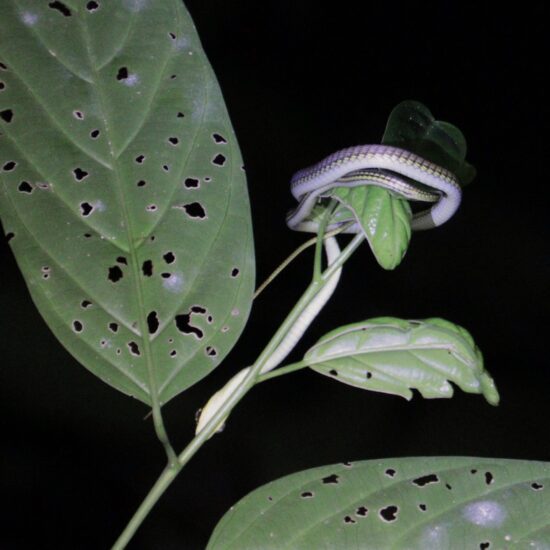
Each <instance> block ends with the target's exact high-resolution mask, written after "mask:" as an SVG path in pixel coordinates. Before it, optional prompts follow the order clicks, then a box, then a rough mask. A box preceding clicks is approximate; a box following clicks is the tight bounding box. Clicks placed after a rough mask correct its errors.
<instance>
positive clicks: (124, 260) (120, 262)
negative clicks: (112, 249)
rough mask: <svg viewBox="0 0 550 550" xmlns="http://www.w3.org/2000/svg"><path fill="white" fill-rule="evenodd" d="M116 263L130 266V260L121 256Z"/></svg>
mask: <svg viewBox="0 0 550 550" xmlns="http://www.w3.org/2000/svg"><path fill="white" fill-rule="evenodd" d="M116 261H117V262H118V263H119V264H124V265H128V260H127V259H126V258H125V257H124V256H119V257H118V258H117V259H116Z"/></svg>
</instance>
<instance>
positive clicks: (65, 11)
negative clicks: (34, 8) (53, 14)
mask: <svg viewBox="0 0 550 550" xmlns="http://www.w3.org/2000/svg"><path fill="white" fill-rule="evenodd" d="M48 6H50V8H52V9H54V10H57V11H58V12H59V13H61V14H63V15H64V16H65V17H71V15H72V14H71V10H70V9H69V8H68V7H67V6H66V5H65V4H63V2H59V0H56V1H55V2H50V3H49V4H48Z"/></svg>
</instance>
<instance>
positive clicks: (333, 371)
mask: <svg viewBox="0 0 550 550" xmlns="http://www.w3.org/2000/svg"><path fill="white" fill-rule="evenodd" d="M328 373H329V374H330V375H331V376H338V371H337V370H336V369H330V370H329V371H328Z"/></svg>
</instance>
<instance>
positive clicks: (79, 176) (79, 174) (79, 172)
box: [73, 168, 88, 181]
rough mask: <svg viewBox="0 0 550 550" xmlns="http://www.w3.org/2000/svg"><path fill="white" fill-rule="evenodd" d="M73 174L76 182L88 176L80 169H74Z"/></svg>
mask: <svg viewBox="0 0 550 550" xmlns="http://www.w3.org/2000/svg"><path fill="white" fill-rule="evenodd" d="M73 174H74V177H75V179H76V180H77V181H82V180H83V179H84V178H86V177H87V176H88V172H86V170H82V168H75V169H74V170H73Z"/></svg>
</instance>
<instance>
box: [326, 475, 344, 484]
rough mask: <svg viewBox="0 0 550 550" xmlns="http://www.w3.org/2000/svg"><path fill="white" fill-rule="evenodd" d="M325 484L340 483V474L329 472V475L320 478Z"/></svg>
mask: <svg viewBox="0 0 550 550" xmlns="http://www.w3.org/2000/svg"><path fill="white" fill-rule="evenodd" d="M321 481H322V482H323V483H324V484H325V485H327V484H334V485H336V484H338V483H340V476H338V475H336V474H331V475H330V476H327V477H324V478H323V479H322V480H321Z"/></svg>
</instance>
